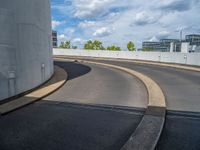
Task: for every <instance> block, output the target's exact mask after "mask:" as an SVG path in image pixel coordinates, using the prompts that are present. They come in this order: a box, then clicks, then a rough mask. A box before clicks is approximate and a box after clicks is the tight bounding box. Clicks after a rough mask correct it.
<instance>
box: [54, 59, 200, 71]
mask: <svg viewBox="0 0 200 150" xmlns="http://www.w3.org/2000/svg"><path fill="white" fill-rule="evenodd" d="M65 57H66V56H54V58H65ZM67 57H68V59H81V60H84V59H91V60H106V61H118V62H130V63H137V64H147V65H156V66H161V67H171V68H176V69H182V70H188V71H196V72H200V67H199V66H197V67H194V66H192V65H191V66H189V65H187V66H186V65H184V64H174V63H164V62H153V61H146V60H144V61H142V60H126V59H112V58H96V57H91V58H90V57H77V56H75V57H73V56H72V57H70V56H67ZM86 61H87V60H86Z"/></svg>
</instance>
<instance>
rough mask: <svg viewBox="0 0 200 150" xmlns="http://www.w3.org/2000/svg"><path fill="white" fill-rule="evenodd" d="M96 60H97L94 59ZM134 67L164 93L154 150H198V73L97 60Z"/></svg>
mask: <svg viewBox="0 0 200 150" xmlns="http://www.w3.org/2000/svg"><path fill="white" fill-rule="evenodd" d="M95 61H97V60H95ZM98 62H103V63H110V64H114V65H119V66H123V67H127V68H130V69H134V70H136V71H139V72H141V73H143V74H145V75H147V76H149V77H151V78H152V79H153V80H154V81H156V82H157V83H158V84H159V85H160V87H161V88H162V89H163V92H164V94H165V96H166V102H167V109H168V111H167V116H166V123H165V126H164V130H163V133H162V135H161V138H160V140H159V143H158V145H157V147H156V150H169V149H170V150H199V149H200V134H199V133H200V73H199V72H192V71H186V70H180V69H175V68H170V67H161V66H154V65H146V64H137V63H133V62H117V61H105V60H103V61H102V60H98Z"/></svg>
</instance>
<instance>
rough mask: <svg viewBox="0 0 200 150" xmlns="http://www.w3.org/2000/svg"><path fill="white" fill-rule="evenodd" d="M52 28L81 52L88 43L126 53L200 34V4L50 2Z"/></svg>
mask: <svg viewBox="0 0 200 150" xmlns="http://www.w3.org/2000/svg"><path fill="white" fill-rule="evenodd" d="M51 8H52V28H53V30H56V31H57V32H58V39H59V42H61V41H66V40H70V41H71V42H72V45H78V46H79V47H80V48H81V47H82V46H83V44H84V43H85V42H86V41H88V40H100V41H102V42H103V44H104V46H105V47H106V46H109V45H113V44H114V45H117V46H120V47H121V48H123V49H124V50H126V45H127V43H128V41H133V42H134V43H135V45H136V47H137V48H141V47H142V41H158V40H159V39H163V38H180V36H179V35H180V34H179V32H180V30H183V36H184V35H186V34H200V0H51Z"/></svg>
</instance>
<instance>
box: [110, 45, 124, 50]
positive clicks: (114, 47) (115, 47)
mask: <svg viewBox="0 0 200 150" xmlns="http://www.w3.org/2000/svg"><path fill="white" fill-rule="evenodd" d="M107 50H110V51H121V48H120V47H118V46H115V45H112V46H108V47H107Z"/></svg>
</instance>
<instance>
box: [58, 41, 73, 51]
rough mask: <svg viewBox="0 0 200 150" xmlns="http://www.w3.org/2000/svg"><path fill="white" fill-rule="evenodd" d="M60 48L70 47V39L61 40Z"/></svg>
mask: <svg viewBox="0 0 200 150" xmlns="http://www.w3.org/2000/svg"><path fill="white" fill-rule="evenodd" d="M59 47H60V48H64V49H70V48H71V41H66V42H61V44H60V46H59Z"/></svg>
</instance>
